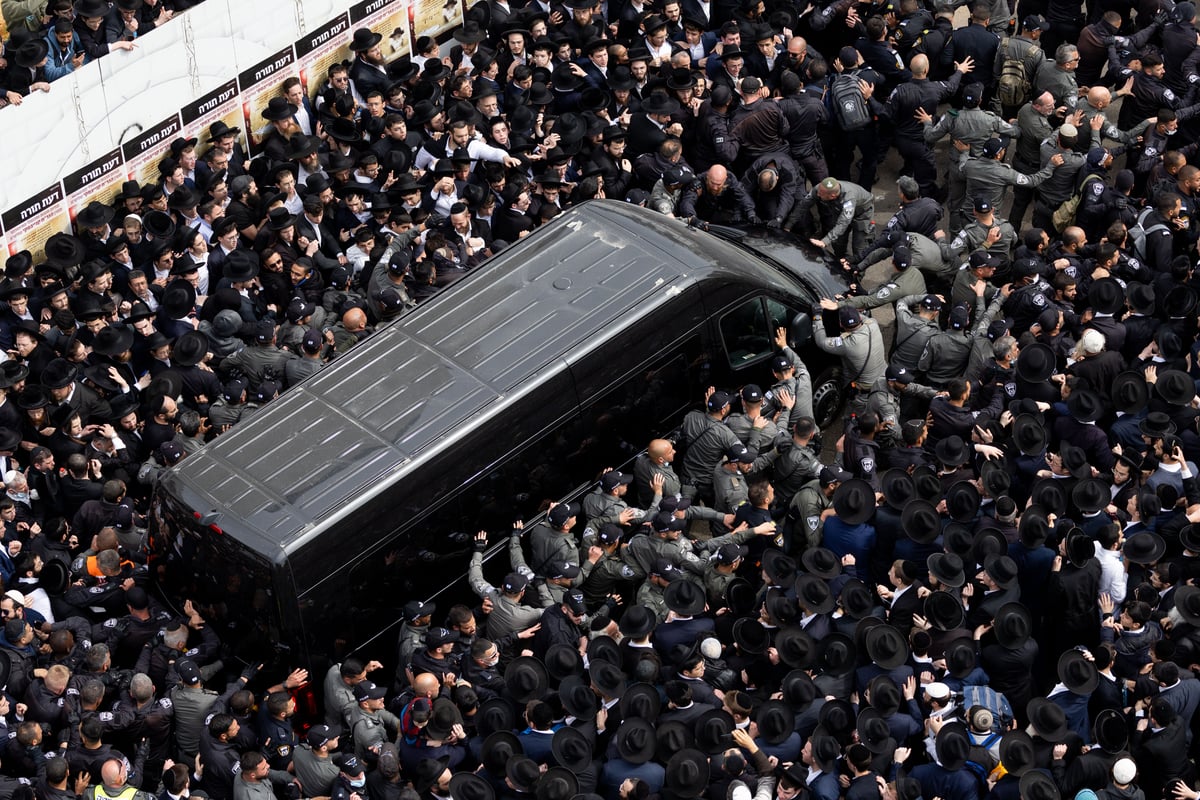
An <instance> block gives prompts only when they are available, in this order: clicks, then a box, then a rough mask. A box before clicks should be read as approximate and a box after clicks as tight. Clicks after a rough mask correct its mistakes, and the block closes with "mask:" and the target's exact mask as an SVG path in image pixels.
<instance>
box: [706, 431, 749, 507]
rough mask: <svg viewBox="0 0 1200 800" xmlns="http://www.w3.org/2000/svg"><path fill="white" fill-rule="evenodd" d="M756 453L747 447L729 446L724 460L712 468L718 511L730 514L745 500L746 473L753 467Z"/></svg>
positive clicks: (747, 487)
mask: <svg viewBox="0 0 1200 800" xmlns="http://www.w3.org/2000/svg"><path fill="white" fill-rule="evenodd" d="M757 457H758V454H757V453H756V452H755V451H754V450H751V449H749V448H747V447H731V448H729V451H728V452H726V453H725V460H724V461H722V462H721V463H720V464H719V465H718V466H717V468H716V469H715V470H713V495H714V496H715V497H716V500H715V502H716V507H717V510H718V511H722V512H725V513H727V514H732V513H734V512H736V511H737V508H738V506H740V505H741V504H742V503H744V502H746V500H747V499H748V497H749V495H748V494H747V492H748V490H749V486H750V484H749V481H747V480H746V474H747V473H749V472H750V470H751V469H752V468H753V467H754V461H755V459H756V458H757Z"/></svg>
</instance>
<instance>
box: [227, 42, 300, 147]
mask: <svg viewBox="0 0 1200 800" xmlns="http://www.w3.org/2000/svg"><path fill="white" fill-rule="evenodd" d="M295 74H296V50H295V48H294V47H293V46H292V45H290V44H289V45H288V46H287V47H285V48H283V49H282V50H280V51H279V52H277V53H275V54H274V55H270V56H267V57H266V58H264V59H263V60H262V61H260V62H258V63H257V64H255V65H254V66H252V67H250V69H247V70H244V71H242V73H241V74H240V75H238V86H239V87H240V88H241V93H242V125H241V127H242V129H243V130H245V131H246V134H247V136H248V137H249V140H250V148H249V151H248V152H249V154H250V157H251V158H253V157H254V156H257V155H259V154H260V153H261V152H262V141H263V138H264V137H265V136H266V135H267V134H268V133H270V132H271V130H272V129H273V127H274V126H273V125H272V124H271V122H270V120H267V119H264V118H263V115H262V112H263V111H264V110H265V109H266V107H267V104H268V103H270V102H271V98H272V97H280V96H282V94H283V82H284V81H285V80H287V79H288V78H291V77H293V76H294V75H295ZM299 130H300V128H299V126H298V125H296V123H295V122H291V123H290V130H289V131H288V132H287V133H285V134H284V136H285V138H288V137H290V136H291V135H292V134H293V133H296V132H298V131H299Z"/></svg>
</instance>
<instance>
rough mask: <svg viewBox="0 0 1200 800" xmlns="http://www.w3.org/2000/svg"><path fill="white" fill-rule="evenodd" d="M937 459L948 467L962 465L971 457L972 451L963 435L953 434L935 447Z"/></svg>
mask: <svg viewBox="0 0 1200 800" xmlns="http://www.w3.org/2000/svg"><path fill="white" fill-rule="evenodd" d="M933 452H934V455H935V456H937V460H938V461H940V462H941V463H942V464H944V465H946V466H947V467H961V466H962V465H963V464H966V463H967V461H968V460H970V458H971V452H970V450H968V449H967V445H966V443H965V442H963V440H962V437H961V436H957V435H951V436H947V437H946V438H945V439H942V440H941V441H940V442H938V443H937V445H935V446H934V448H933Z"/></svg>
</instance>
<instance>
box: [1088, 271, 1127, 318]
mask: <svg viewBox="0 0 1200 800" xmlns="http://www.w3.org/2000/svg"><path fill="white" fill-rule="evenodd" d="M1088 303H1090V304H1091V306H1092V310H1093V311H1095V312H1096V313H1097V314H1116V313H1117V312H1118V311H1120V310H1122V309H1123V308H1125V287H1124V286H1122V285H1121V283H1120V281H1118V280H1117V279H1116V278H1101V279H1100V280H1098V281H1094V282H1093V283H1092V288H1091V289H1090V290H1089V291H1088Z"/></svg>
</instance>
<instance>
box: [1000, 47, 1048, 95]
mask: <svg viewBox="0 0 1200 800" xmlns="http://www.w3.org/2000/svg"><path fill="white" fill-rule="evenodd" d="M1011 43H1012V39H1010V38H1009V37H1007V36H1005V37H1004V40H1003V41H1002V42H1000V50H1001V52H1002V53H1003V54H1004V61H1003V63H1002V64H1001V66H1000V80H999V81H998V82H997V84H996V96H997V97H998V98H1000V102H1001V103H1002V104H1003V105H1004V106H1007V107H1017V106H1022V105H1025V103H1026V102H1027V101H1028V100H1029V96H1030V94H1031V92H1032V90H1033V87H1032V85H1031V84H1030V82H1029V73H1028V72H1027V71H1026V69H1025V58H1026V57H1027V56H1028V55H1030V54H1032V53H1033V52H1034V51H1037V54H1038V55H1039V56H1040V55H1041V52H1042V49H1041V48H1040V47H1038V46H1037V45H1033V46H1032V47H1031V48H1030V49H1029V50H1027V51H1026V52H1025V53H1021V54H1019V55H1018V56H1017V57H1014V56H1013V55H1012V49H1013V48H1012V47H1011V46H1010V45H1011Z"/></svg>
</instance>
